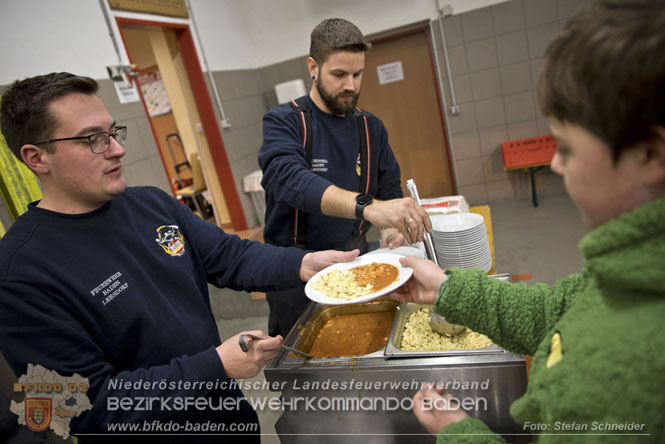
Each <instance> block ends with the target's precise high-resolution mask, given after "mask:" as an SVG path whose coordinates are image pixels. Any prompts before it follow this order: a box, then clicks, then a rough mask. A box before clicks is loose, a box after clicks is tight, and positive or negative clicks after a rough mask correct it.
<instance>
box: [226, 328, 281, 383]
mask: <svg viewBox="0 0 665 444" xmlns="http://www.w3.org/2000/svg"><path fill="white" fill-rule="evenodd" d="M243 333H251V334H253V335H256V336H260V337H262V338H266V339H262V340H260V341H259V340H256V339H251V338H246V341H245V342H246V344H247V347H248V348H249V351H248V352H247V353H245V352H243V351H242V349H241V348H240V343H239V342H238V336H240V335H241V334H243ZM283 342H284V338H282V337H281V336H279V335H278V336H275V337H271V336H268V335H267V334H265V333H264V332H262V331H261V330H251V331H243V332H240V333H238V334H237V335H235V336H233V337H231V338H229V339H227V340H226V341H224V342H223V343H222V345H220V346H219V347H217V354H218V355H219V359H221V360H222V365H223V366H224V370H225V371H226V376H228V377H229V378H237V379H243V378H252V377H254V376H256V375H258V374H259V372H260V371H261V369H263V367H265V366H266V365H268V363H269V362H270V361H272V360H273V358H274V357H275V356H277V354H278V353H279V350H280V349H279V347H280V346H281V345H282V343H283Z"/></svg>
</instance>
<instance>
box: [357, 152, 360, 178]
mask: <svg viewBox="0 0 665 444" xmlns="http://www.w3.org/2000/svg"><path fill="white" fill-rule="evenodd" d="M356 174H357V175H358V177H360V153H358V159H357V160H356Z"/></svg>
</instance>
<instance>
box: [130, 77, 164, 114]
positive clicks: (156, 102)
mask: <svg viewBox="0 0 665 444" xmlns="http://www.w3.org/2000/svg"><path fill="white" fill-rule="evenodd" d="M136 80H137V81H138V84H139V86H140V87H141V93H142V94H143V98H144V99H145V104H146V107H147V108H148V113H149V114H150V117H157V116H162V115H164V114H168V113H170V112H171V103H170V102H169V96H168V95H167V94H166V87H165V86H164V81H163V80H162V76H161V75H160V74H159V71H157V70H154V71H150V72H142V73H141V74H139V75H138V77H137V79H136Z"/></svg>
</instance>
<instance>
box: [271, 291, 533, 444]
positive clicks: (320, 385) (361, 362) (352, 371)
mask: <svg viewBox="0 0 665 444" xmlns="http://www.w3.org/2000/svg"><path fill="white" fill-rule="evenodd" d="M385 310H397V314H396V319H399V318H400V316H401V311H402V310H404V307H403V306H398V305H397V304H396V303H395V302H393V301H373V302H368V303H365V304H355V305H344V306H332V307H331V306H323V305H320V304H316V303H311V304H310V305H309V306H308V308H307V310H305V312H304V313H303V315H302V316H301V317H300V319H299V320H298V322H297V323H296V326H295V327H294V328H293V329H292V330H291V332H290V333H289V334H288V335H287V337H286V338H285V343H286V344H287V345H289V346H291V347H296V348H298V349H300V350H303V351H308V347H309V346H311V344H312V342H313V340H314V338H315V337H316V333H317V332H318V329H319V328H321V326H322V325H323V323H325V321H326V320H327V319H329V318H330V317H331V316H335V315H336V314H350V313H359V312H368V311H385ZM398 322H399V321H398ZM392 334H393V333H391V335H392ZM389 344H390V343H389ZM386 350H387V349H381V350H379V351H376V352H373V353H370V354H367V355H359V356H350V357H330V358H325V359H319V358H315V359H303V358H299V357H296V356H295V355H292V354H289V353H288V352H280V354H279V355H278V356H277V357H276V358H275V359H274V360H273V361H272V362H271V363H270V364H269V365H268V366H267V367H266V369H265V371H264V373H265V377H266V380H267V381H269V382H270V383H271V387H281V392H282V402H283V407H284V410H285V411H284V413H283V414H282V416H281V417H280V419H279V420H278V422H277V424H276V425H275V429H276V431H277V433H278V434H279V435H280V440H281V442H282V443H308V442H311V439H312V435H316V440H317V442H320V443H328V442H330V443H337V442H339V441H340V440H344V441H345V442H353V443H356V442H357V443H362V444H368V443H373V442H377V443H378V442H380V443H399V442H405V443H406V442H408V443H413V442H428V443H429V442H431V441H432V437H431V435H429V434H428V433H427V432H426V430H425V429H424V428H423V427H422V426H421V425H420V423H419V422H418V420H417V419H416V417H415V415H414V414H413V412H412V409H411V405H410V402H411V400H412V397H413V395H414V394H415V392H416V391H417V390H418V388H419V387H420V386H421V385H422V384H424V383H428V382H434V383H437V382H438V383H444V384H445V383H448V384H449V387H448V392H449V393H452V394H453V395H454V396H456V397H457V398H459V399H469V400H475V401H478V403H477V404H476V405H475V407H474V408H473V409H471V410H468V411H467V413H469V415H471V416H475V417H478V418H480V419H482V420H483V421H485V422H486V423H487V424H488V425H489V426H490V427H491V428H492V429H493V430H495V431H496V432H498V433H511V432H521V431H522V430H521V429H520V428H519V427H518V426H517V425H516V424H515V422H514V421H513V420H512V418H511V417H510V415H509V413H508V409H509V407H510V404H512V402H513V401H514V400H515V399H517V398H519V397H520V396H521V395H522V394H523V393H524V391H525V389H526V366H525V360H524V356H522V355H520V354H516V353H511V352H508V351H506V350H504V349H502V348H501V347H499V346H496V345H493V346H491V350H467V351H465V352H464V353H453V354H438V355H433V354H427V355H417V356H416V355H414V354H411V355H407V354H400V355H399V356H386V355H385V353H386ZM335 400H337V402H338V404H335V403H334V402H333V401H335ZM308 401H309V402H310V403H309V404H308ZM321 402H322V403H323V404H322V405H321V404H320V403H321ZM390 402H392V403H393V404H390ZM340 403H341V404H340ZM348 403H350V405H349V404H348ZM395 403H397V405H395ZM389 404H390V405H389ZM363 406H364V407H366V408H363ZM333 407H335V408H333ZM340 434H344V435H345V436H343V437H340ZM511 438H514V437H511Z"/></svg>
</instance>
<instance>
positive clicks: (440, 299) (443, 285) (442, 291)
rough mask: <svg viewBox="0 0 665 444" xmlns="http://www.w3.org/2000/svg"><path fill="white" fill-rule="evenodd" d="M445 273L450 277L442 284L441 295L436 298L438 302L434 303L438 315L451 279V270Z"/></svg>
mask: <svg viewBox="0 0 665 444" xmlns="http://www.w3.org/2000/svg"><path fill="white" fill-rule="evenodd" d="M444 273H445V274H446V276H448V277H447V278H446V280H445V281H443V282H442V283H441V287H439V295H438V296H437V297H436V300H435V301H434V311H436V312H437V313H439V312H440V308H439V307H442V306H443V302H442V301H443V293H444V292H445V291H446V287H448V281H450V277H451V276H450V275H451V271H450V270H445V271H444Z"/></svg>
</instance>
